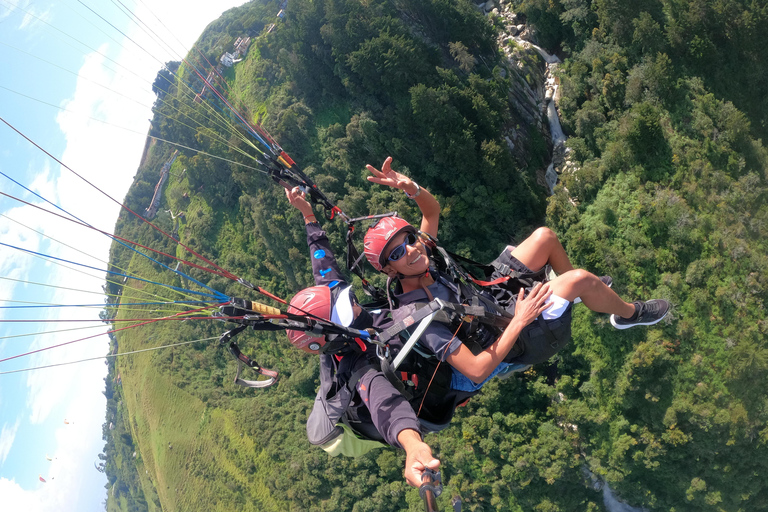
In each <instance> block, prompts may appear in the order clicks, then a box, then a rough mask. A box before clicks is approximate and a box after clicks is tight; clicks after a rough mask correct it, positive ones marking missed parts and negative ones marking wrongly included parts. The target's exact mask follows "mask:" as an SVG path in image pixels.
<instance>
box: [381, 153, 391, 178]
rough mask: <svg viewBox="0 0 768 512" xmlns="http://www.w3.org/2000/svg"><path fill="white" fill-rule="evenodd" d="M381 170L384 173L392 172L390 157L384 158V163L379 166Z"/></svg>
mask: <svg viewBox="0 0 768 512" xmlns="http://www.w3.org/2000/svg"><path fill="white" fill-rule="evenodd" d="M381 170H382V171H383V172H384V174H389V173H390V172H392V157H391V156H388V157H387V159H386V160H384V165H382V166H381Z"/></svg>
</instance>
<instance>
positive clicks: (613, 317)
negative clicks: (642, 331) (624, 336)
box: [611, 311, 669, 330]
mask: <svg viewBox="0 0 768 512" xmlns="http://www.w3.org/2000/svg"><path fill="white" fill-rule="evenodd" d="M667 314H669V311H667V312H666V313H664V316H662V317H661V318H659V319H658V320H654V321H653V322H638V323H635V324H617V323H616V315H611V325H612V326H614V327H615V328H616V329H619V330H624V329H629V328H630V327H637V326H638V325H656V324H657V323H659V322H661V321H662V320H664V318H666V316H667Z"/></svg>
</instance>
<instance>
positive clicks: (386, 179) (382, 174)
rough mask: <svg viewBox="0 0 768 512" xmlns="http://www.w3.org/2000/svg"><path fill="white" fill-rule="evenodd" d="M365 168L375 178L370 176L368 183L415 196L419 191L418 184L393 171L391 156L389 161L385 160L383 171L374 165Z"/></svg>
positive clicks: (388, 158)
mask: <svg viewBox="0 0 768 512" xmlns="http://www.w3.org/2000/svg"><path fill="white" fill-rule="evenodd" d="M365 168H366V169H368V170H369V171H371V173H372V174H373V176H368V181H371V182H373V183H378V184H379V185H386V186H388V187H392V188H397V189H400V190H402V191H404V192H407V193H408V194H411V195H413V194H415V193H416V191H417V190H418V189H417V186H416V183H414V181H413V180H412V179H410V178H409V177H407V176H404V175H402V174H400V173H399V172H397V171H394V170H393V169H392V157H391V156H388V157H387V159H386V160H384V164H383V165H382V166H381V170H378V169H376V168H375V167H374V166H372V165H366V166H365Z"/></svg>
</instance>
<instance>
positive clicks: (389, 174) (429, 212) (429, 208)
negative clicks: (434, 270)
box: [366, 156, 440, 237]
mask: <svg viewBox="0 0 768 512" xmlns="http://www.w3.org/2000/svg"><path fill="white" fill-rule="evenodd" d="M366 168H367V169H368V170H369V171H371V173H372V174H373V176H368V181H370V182H373V183H378V184H379V185H386V186H388V187H392V188H397V189H400V190H402V191H403V192H405V193H406V194H408V196H409V197H413V199H414V200H415V201H416V204H417V205H419V209H420V210H421V227H420V229H421V230H422V231H423V232H425V233H429V234H430V235H432V236H433V237H437V225H438V223H439V222H440V203H438V202H437V199H435V197H434V196H433V195H432V194H430V193H429V191H428V190H427V189H425V188H423V187H419V185H417V184H416V182H415V181H413V180H412V179H410V178H409V177H407V176H405V175H403V174H400V173H399V172H397V171H395V170H393V169H392V157H391V156H389V157H387V159H386V160H384V164H383V165H382V166H381V170H378V169H376V168H375V167H374V166H372V165H367V166H366Z"/></svg>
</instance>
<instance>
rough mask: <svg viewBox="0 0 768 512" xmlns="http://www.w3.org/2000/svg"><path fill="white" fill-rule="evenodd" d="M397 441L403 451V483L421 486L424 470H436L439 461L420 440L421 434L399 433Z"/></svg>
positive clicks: (411, 432) (406, 431) (404, 431)
mask: <svg viewBox="0 0 768 512" xmlns="http://www.w3.org/2000/svg"><path fill="white" fill-rule="evenodd" d="M397 440H398V441H399V442H400V444H401V445H402V447H403V448H404V449H405V471H404V472H403V476H405V481H406V482H408V485H410V486H411V487H419V486H420V485H421V475H422V474H423V473H424V470H425V469H426V468H429V469H433V470H437V468H439V467H440V461H439V460H437V459H436V458H434V457H433V456H432V448H430V447H429V445H428V444H427V443H425V442H424V441H422V440H421V434H420V433H419V432H416V431H415V430H412V429H406V430H403V431H401V432H400V433H399V434H398V435H397Z"/></svg>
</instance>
